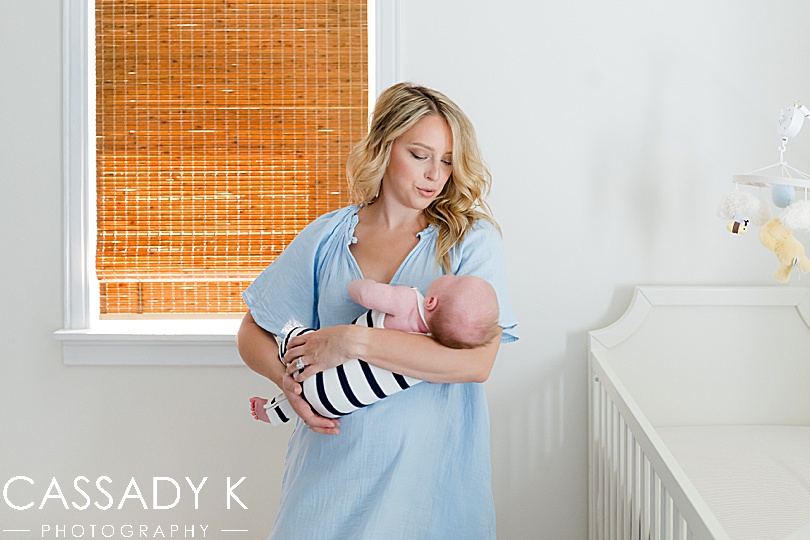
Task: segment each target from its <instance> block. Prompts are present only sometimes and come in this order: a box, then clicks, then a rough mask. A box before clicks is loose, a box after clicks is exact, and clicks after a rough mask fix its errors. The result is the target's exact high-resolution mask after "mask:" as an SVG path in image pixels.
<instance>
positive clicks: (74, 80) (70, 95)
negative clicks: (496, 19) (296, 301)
mask: <svg viewBox="0 0 810 540" xmlns="http://www.w3.org/2000/svg"><path fill="white" fill-rule="evenodd" d="M93 5H94V3H93V0H65V1H64V4H63V6H64V13H63V59H62V61H63V71H64V76H63V171H64V173H63V174H64V244H65V246H64V253H65V257H64V272H65V275H64V294H65V296H64V309H65V311H64V328H63V329H61V330H57V331H56V332H54V336H55V337H56V339H58V340H60V341H61V342H62V349H63V361H64V363H65V364H70V365H174V366H177V365H243V364H242V361H241V360H240V359H239V354H238V353H237V350H236V345H235V341H234V337H235V336H236V331H237V329H238V327H239V322H240V321H239V320H238V319H195V320H151V321H150V320H137V321H133V320H116V321H110V320H99V317H98V313H99V301H98V282H97V281H96V279H95V272H94V260H95V232H96V225H95V218H96V208H95V165H94V164H95V132H94V119H93V117H92V114H93V111H94V110H95V83H94V79H95V74H94V61H93V58H94V50H93V48H94V41H95V37H94V32H95V26H94V24H93V22H92V21H93V12H94V9H93ZM368 23H369V51H368V64H369V106H370V107H371V106H373V103H374V101H375V99H376V96H377V95H378V94H379V92H380V91H381V90H382V89H384V88H387V87H388V86H390V85H391V84H394V83H395V82H397V81H398V80H399V0H368ZM369 110H370V109H369Z"/></svg>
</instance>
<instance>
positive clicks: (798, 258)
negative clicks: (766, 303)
mask: <svg viewBox="0 0 810 540" xmlns="http://www.w3.org/2000/svg"><path fill="white" fill-rule="evenodd" d="M759 240H760V241H761V242H762V245H764V246H765V247H766V248H768V249H770V250H771V251H773V252H774V253H776V258H777V259H779V262H780V263H782V266H780V267H779V269H778V270H777V271H776V273H775V274H774V277H775V278H776V279H777V281H787V280H788V278H790V271H791V270H792V269H793V267H794V266H798V267H799V268H801V269H802V271H803V272H810V259H808V258H807V257H806V256H805V254H804V246H803V245H802V243H801V242H799V241H798V240H797V239H796V237H794V236H793V231H791V230H790V229H788V228H787V227H785V226H784V225H782V222H781V221H779V218H773V219H772V220H770V221H769V222H767V223H766V224H765V225H763V226H762V227H761V228H760V231H759Z"/></svg>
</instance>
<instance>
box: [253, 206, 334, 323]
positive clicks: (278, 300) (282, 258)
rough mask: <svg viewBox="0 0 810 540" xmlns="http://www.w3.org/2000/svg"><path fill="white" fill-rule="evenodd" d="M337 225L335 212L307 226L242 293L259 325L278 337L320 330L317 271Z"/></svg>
mask: <svg viewBox="0 0 810 540" xmlns="http://www.w3.org/2000/svg"><path fill="white" fill-rule="evenodd" d="M335 225H336V220H335V213H331V214H326V215H324V216H321V217H319V218H317V219H316V220H315V221H313V222H312V223H310V224H309V225H307V226H306V227H304V229H303V230H302V231H301V232H300V233H298V235H297V236H296V237H295V238H294V239H293V241H292V242H290V244H289V245H288V246H287V247H286V248H285V249H284V251H282V252H281V254H280V255H279V256H278V257H277V258H276V260H275V261H273V262H272V263H271V264H270V266H268V267H267V268H265V269H264V271H263V272H262V273H261V274H259V276H258V277H257V278H256V279H255V280H254V281H253V283H251V284H250V286H249V287H248V288H247V289H246V290H245V291H244V292H243V293H242V298H243V299H244V301H245V304H247V306H248V308H249V309H250V313H251V315H252V316H253V319H254V320H255V321H256V323H257V324H258V325H259V326H261V327H262V328H264V329H265V330H267V331H268V332H272V333H273V334H276V335H284V334H285V333H286V331H287V330H289V329H290V328H291V327H293V326H305V327H308V328H318V326H319V321H318V309H317V303H318V302H317V294H318V282H317V279H318V278H317V273H316V268H317V264H318V260H319V253H320V251H321V247H322V246H323V245H324V244H325V242H327V241H328V239H329V237H330V235H331V234H333V233H334V229H335Z"/></svg>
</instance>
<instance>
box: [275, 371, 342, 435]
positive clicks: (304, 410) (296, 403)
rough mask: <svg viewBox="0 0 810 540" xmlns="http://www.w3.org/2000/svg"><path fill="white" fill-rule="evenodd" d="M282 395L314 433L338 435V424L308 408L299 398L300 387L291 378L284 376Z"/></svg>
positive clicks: (302, 399) (307, 404)
mask: <svg viewBox="0 0 810 540" xmlns="http://www.w3.org/2000/svg"><path fill="white" fill-rule="evenodd" d="M282 384H283V386H284V388H283V390H284V393H285V394H286V395H287V400H288V401H289V402H290V405H292V408H293V410H294V411H295V413H296V414H297V415H298V416H300V417H301V420H303V421H304V423H305V424H306V426H307V427H308V428H309V429H311V430H312V431H314V432H316V433H321V434H324V435H338V434H339V433H340V429H339V427H340V422H339V421H338V420H334V419H332V418H325V417H323V416H321V415H319V414H318V413H316V412H315V411H313V410H312V407H310V406H309V403H307V402H306V401H305V400H304V398H302V397H301V395H300V394H301V385H300V384H299V383H297V382H295V381H293V380H292V377H290V376H285V377H284V380H283V382H282Z"/></svg>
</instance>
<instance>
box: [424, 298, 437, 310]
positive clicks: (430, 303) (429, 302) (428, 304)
mask: <svg viewBox="0 0 810 540" xmlns="http://www.w3.org/2000/svg"><path fill="white" fill-rule="evenodd" d="M438 305H439V299H438V298H436V297H435V296H426V297H425V309H426V310H428V311H433V310H434V309H436V306H438Z"/></svg>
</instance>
